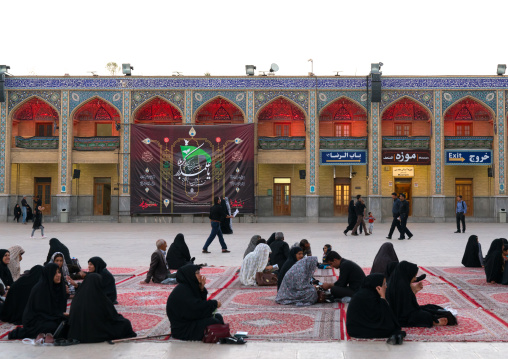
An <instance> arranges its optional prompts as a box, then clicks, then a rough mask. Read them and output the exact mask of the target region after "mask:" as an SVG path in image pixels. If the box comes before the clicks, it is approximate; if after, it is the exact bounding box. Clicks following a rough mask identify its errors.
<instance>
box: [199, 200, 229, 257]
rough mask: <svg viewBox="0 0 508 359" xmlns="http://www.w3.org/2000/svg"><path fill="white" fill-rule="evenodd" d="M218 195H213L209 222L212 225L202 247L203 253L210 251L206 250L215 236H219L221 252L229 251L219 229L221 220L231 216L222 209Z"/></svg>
mask: <svg viewBox="0 0 508 359" xmlns="http://www.w3.org/2000/svg"><path fill="white" fill-rule="evenodd" d="M220 202H221V200H220V197H214V199H213V203H214V204H213V206H212V207H210V216H209V217H208V218H210V224H211V225H212V232H211V233H210V236H208V239H207V240H206V243H205V245H204V247H203V253H210V252H208V246H210V244H211V243H212V242H213V240H214V239H215V236H218V237H219V243H220V246H221V247H222V253H229V252H230V251H228V246H227V245H226V242H224V237H223V236H222V231H221V229H220V222H221V221H223V220H224V219H225V218H233V216H228V214H227V213H226V211H224V210H223V209H222V206H221V205H220Z"/></svg>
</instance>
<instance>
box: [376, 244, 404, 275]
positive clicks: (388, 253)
mask: <svg viewBox="0 0 508 359" xmlns="http://www.w3.org/2000/svg"><path fill="white" fill-rule="evenodd" d="M391 262H397V263H398V262H399V258H398V257H397V253H395V249H393V244H391V243H390V242H386V243H383V244H382V245H381V247H380V248H379V251H378V252H377V254H376V257H375V258H374V262H373V263H372V268H371V270H370V273H381V274H383V273H385V272H386V267H387V266H388V264H389V263H391Z"/></svg>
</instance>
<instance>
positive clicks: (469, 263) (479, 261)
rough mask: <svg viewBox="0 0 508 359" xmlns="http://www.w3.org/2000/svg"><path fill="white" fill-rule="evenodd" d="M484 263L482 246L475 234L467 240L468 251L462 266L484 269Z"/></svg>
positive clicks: (465, 252)
mask: <svg viewBox="0 0 508 359" xmlns="http://www.w3.org/2000/svg"><path fill="white" fill-rule="evenodd" d="M483 261H484V259H483V253H482V246H481V244H480V242H479V241H478V236H476V235H474V234H473V235H472V236H470V237H469V239H468V240H467V244H466V250H465V251H464V256H463V257H462V264H463V265H464V267H472V268H475V267H483V265H484V262H483Z"/></svg>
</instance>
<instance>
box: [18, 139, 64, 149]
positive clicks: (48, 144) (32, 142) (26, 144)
mask: <svg viewBox="0 0 508 359" xmlns="http://www.w3.org/2000/svg"><path fill="white" fill-rule="evenodd" d="M14 141H15V143H16V147H17V148H30V149H37V150H43V149H44V150H46V149H58V136H51V137H29V138H25V137H22V136H16V138H15V139H14Z"/></svg>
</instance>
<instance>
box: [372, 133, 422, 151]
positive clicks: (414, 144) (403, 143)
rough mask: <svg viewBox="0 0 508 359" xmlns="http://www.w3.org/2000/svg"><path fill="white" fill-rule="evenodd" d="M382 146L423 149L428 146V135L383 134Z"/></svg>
mask: <svg viewBox="0 0 508 359" xmlns="http://www.w3.org/2000/svg"><path fill="white" fill-rule="evenodd" d="M382 146H383V148H408V149H425V150H428V149H429V148H430V137H426V136H417V137H402V136H384V137H383V138H382Z"/></svg>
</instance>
